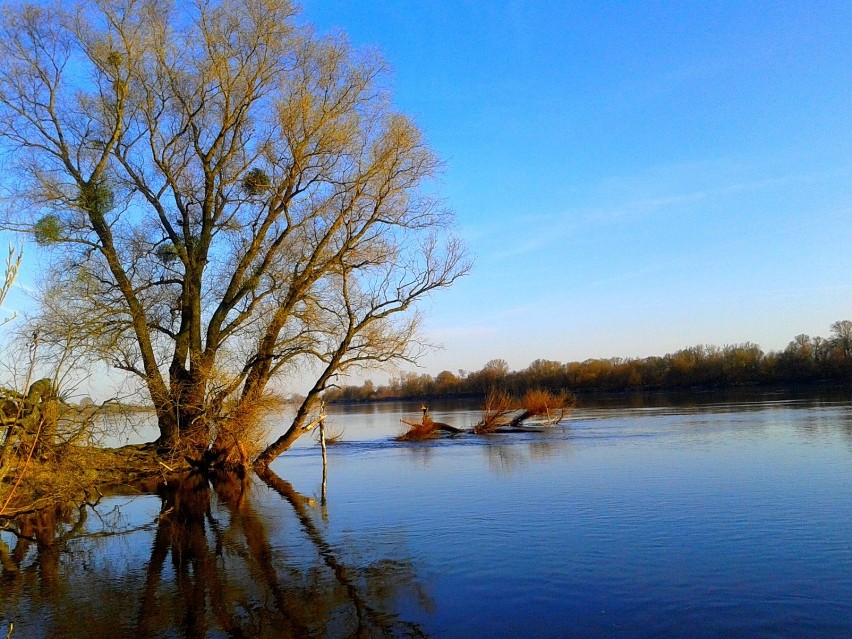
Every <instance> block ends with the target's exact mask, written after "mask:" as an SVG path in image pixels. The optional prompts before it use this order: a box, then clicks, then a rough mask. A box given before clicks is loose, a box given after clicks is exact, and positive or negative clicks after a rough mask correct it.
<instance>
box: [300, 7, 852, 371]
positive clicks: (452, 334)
mask: <svg viewBox="0 0 852 639" xmlns="http://www.w3.org/2000/svg"><path fill="white" fill-rule="evenodd" d="M302 19H303V20H305V21H308V22H311V23H313V24H314V25H315V26H316V27H317V29H318V30H319V31H320V32H323V33H327V32H330V31H333V30H342V31H344V32H345V33H347V34H348V36H349V38H350V40H351V42H352V43H353V44H354V45H355V46H358V47H375V48H377V49H379V50H380V51H381V52H382V53H383V55H384V57H385V59H386V60H387V62H388V65H389V67H390V68H391V69H392V72H393V75H392V78H391V85H392V88H393V91H394V95H395V102H396V104H397V106H398V107H399V108H400V109H402V110H403V111H405V112H406V113H408V114H410V115H412V116H413V117H414V118H415V119H416V121H417V122H418V123H419V124H420V126H421V127H422V129H423V130H424V132H425V135H426V137H427V139H428V141H429V143H430V145H431V146H432V147H433V148H434V150H435V151H436V152H437V153H438V155H439V156H440V157H441V158H443V159H444V161H445V162H446V167H445V171H444V173H443V175H442V176H441V180H440V184H439V185H438V187H437V188H438V191H439V193H440V194H441V195H442V196H443V197H444V198H445V199H446V201H447V203H448V205H449V206H450V207H452V208H453V209H454V210H455V212H456V215H457V217H458V226H459V233H460V235H461V236H462V237H463V238H464V239H465V240H466V241H467V243H468V245H469V247H470V249H471V252H472V253H473V254H474V256H475V258H476V264H475V268H474V270H473V272H472V273H471V274H470V275H469V276H468V277H466V278H464V279H463V280H462V281H460V282H458V283H457V284H456V285H455V286H454V287H453V288H452V289H451V290H450V291H446V292H441V293H439V294H437V295H435V296H434V298H433V299H431V300H430V301H429V302H428V303H427V304H425V305H424V306H423V311H424V314H425V325H424V329H425V332H426V334H427V336H428V337H429V338H430V339H431V340H432V341H434V342H437V343H440V344H442V345H443V347H444V348H443V349H442V350H439V351H436V352H435V353H433V354H431V355H429V356H427V357H426V358H424V359H423V361H422V365H423V370H424V371H425V372H429V373H432V374H435V373H438V372H439V371H441V370H443V369H449V370H453V371H455V370H456V369H459V368H461V369H467V370H473V369H478V368H481V366H482V365H483V364H484V363H485V362H486V361H488V360H489V359H492V358H496V357H500V358H504V359H506V360H507V361H508V363H509V365H510V367H511V368H513V369H519V368H523V367H525V366H527V365H528V364H529V363H530V362H531V361H532V360H534V359H536V358H547V359H556V360H560V361H573V360H584V359H586V358H591V357H613V356H619V357H641V356H648V355H656V354H662V353H665V352H670V351H673V350H677V349H679V348H682V347H685V346H691V345H695V344H715V345H720V346H721V345H724V344H730V343H737V342H743V341H753V342H756V343H758V344H759V345H760V346H761V347H762V348H763V349H764V350H767V351H768V350H777V349H782V348H784V347H785V346H786V344H787V343H788V342H789V341H790V340H791V339H792V338H793V337H794V336H795V335H797V334H800V333H807V334H810V335H823V336H827V335H828V334H829V332H830V331H829V326H830V324H831V323H832V322H833V321H836V320H839V319H847V318H848V319H852V304H850V302H852V280H850V274H852V250H850V249H852V229H850V224H849V221H850V219H852V153H850V151H852V6H850V5H849V4H848V2H820V3H801V2H772V3H746V2H736V3H735V2H713V3H710V2H699V3H668V4H663V3H649V2H633V3H622V2H619V3H615V2H612V3H605V2H570V3H569V2H559V1H553V2H551V1H544V0H539V1H534V0H493V1H489V2H481V1H480V2H475V1H466V0H426V1H422V0H421V1H418V2H415V1H408V0H372V1H370V0H367V1H364V2H358V3H353V2H349V1H346V0H304V2H303V15H302ZM381 377H382V376H381V374H379V375H377V376H376V378H377V379H380V378H381Z"/></svg>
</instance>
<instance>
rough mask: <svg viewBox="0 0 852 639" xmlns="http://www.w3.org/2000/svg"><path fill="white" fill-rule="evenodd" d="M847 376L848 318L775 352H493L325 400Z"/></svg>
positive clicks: (851, 330)
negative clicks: (523, 358) (479, 361)
mask: <svg viewBox="0 0 852 639" xmlns="http://www.w3.org/2000/svg"><path fill="white" fill-rule="evenodd" d="M822 381H828V382H832V381H852V321H850V320H842V321H839V322H835V323H834V324H832V325H831V336H830V337H827V338H824V337H810V336H808V335H797V336H796V337H795V338H794V339H793V341H791V342H790V344H789V345H788V346H787V348H785V349H784V350H783V351H781V352H769V353H764V352H763V351H762V350H761V349H760V347H759V346H757V345H756V344H752V343H751V342H746V343H744V344H732V345H729V346H723V347H718V346H693V347H690V348H684V349H682V350H679V351H677V352H675V353H669V354H667V355H663V356H662V357H645V358H642V359H622V358H620V357H615V358H611V359H588V360H586V361H584V362H570V363H568V364H562V363H561V362H558V361H553V360H546V359H537V360H535V361H534V362H533V363H532V364H530V365H529V366H528V367H527V368H525V369H523V370H519V371H510V370H509V366H508V365H507V363H506V361H505V360H502V359H494V360H491V361H490V362H488V363H487V364H485V366H484V367H483V368H482V369H481V370H478V371H473V372H466V371H462V370H460V371H458V373H452V372H450V371H443V372H441V373H438V375H437V376H435V377H432V376H431V375H428V374H421V375H418V374H416V373H403V374H402V375H400V376H399V377H396V378H392V379H391V380H390V382H389V383H388V384H387V385H386V386H375V385H374V384H373V382H372V381H369V380H368V381H366V382H364V384H362V385H361V386H343V387H341V388H332V389H329V390H328V391H326V393H325V399H326V401H328V402H347V401H354V402H364V401H373V400H385V399H419V398H436V397H474V396H484V395H485V394H486V393H488V392H489V391H491V390H500V391H504V392H507V393H511V394H513V395H516V396H519V395H522V394H523V393H525V392H526V391H527V390H530V389H546V390H550V391H553V392H559V391H563V390H569V391H581V392H582V391H585V392H598V391H628V390H629V391H636V390H674V389H688V388H707V389H710V388H730V387H736V386H748V385H781V384H805V383H814V382H822Z"/></svg>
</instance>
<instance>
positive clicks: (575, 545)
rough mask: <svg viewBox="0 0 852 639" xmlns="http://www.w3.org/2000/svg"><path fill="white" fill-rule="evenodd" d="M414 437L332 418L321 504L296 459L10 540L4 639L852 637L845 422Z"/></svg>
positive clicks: (62, 518) (754, 420) (367, 420)
mask: <svg viewBox="0 0 852 639" xmlns="http://www.w3.org/2000/svg"><path fill="white" fill-rule="evenodd" d="M432 414H433V417H434V418H435V419H436V420H438V421H447V422H449V423H452V424H454V425H456V426H467V425H470V424H472V423H473V422H475V421H476V418H477V414H476V412H475V411H472V410H465V409H464V407H462V408H460V407H459V405H454V406H440V405H435V406H433V413H432ZM400 417H408V418H413V419H416V418H417V410H416V406H412V405H407V406H405V405H390V404H386V405H379V406H369V407H357V408H351V409H335V410H334V411H333V412H332V413H331V415H330V418H329V422H330V428H331V430H335V429H343V431H344V433H343V439H344V443H342V444H340V445H337V446H334V447H331V448H330V449H329V472H328V479H327V492H326V494H327V500H326V502H325V506H323V500H322V489H321V485H322V468H321V461H320V455H319V449H318V447H316V446H315V445H312V442H310V441H304V442H302V443H301V445H300V446H299V447H298V448H296V449H294V450H292V451H290V452H288V453H287V454H285V455H284V456H283V457H281V458H279V459H278V460H277V462H276V463H275V464H274V465H273V470H274V472H275V475H272V476H269V477H265V478H263V479H260V478H256V477H255V478H253V479H251V480H249V481H247V482H245V483H243V484H241V483H240V482H234V481H218V482H213V484H212V486H210V485H208V484H207V483H205V482H203V481H201V480H200V479H199V480H197V481H195V482H188V483H185V484H183V485H181V486H169V487H165V488H163V489H162V490H161V494H160V495H159V496H158V495H141V496H137V497H134V498H129V497H122V498H110V499H105V500H103V501H102V502H101V503H100V504H99V505H98V507H97V508H96V509H95V510H91V509H81V510H77V509H71V510H68V511H66V512H60V513H53V514H48V515H43V516H42V517H41V519H40V520H38V521H32V522H30V523H29V524H28V525H29V528H28V529H26V530H25V531H24V532H25V533H26V534H27V536H28V537H30V538H31V539H32V541H27V540H26V539H17V538H16V537H14V536H13V535H11V534H10V533H8V532H5V533H2V538H3V540H4V542H5V543H6V546H7V548H6V550H8V552H7V553H5V556H4V560H3V564H4V571H3V576H2V580H0V636H4V637H5V632H6V629H7V627H8V625H9V623H10V622H14V624H15V629H14V633H13V635H12V636H13V637H16V638H17V637H42V636H54V637H77V636H80V637H84V636H85V637H92V636H138V637H158V636H162V637H181V636H189V637H204V636H209V637H228V636H234V637H239V636H267V637H278V636H285V637H286V636H292V637H303V636H317V637H346V636H369V637H373V636H375V637H382V636H434V637H683V636H689V637H852V402H850V401H826V400H820V401H817V400H798V401H756V402H730V401H728V402H722V403H713V402H712V401H709V400H708V401H705V402H704V403H702V404H701V405H698V406H656V407H642V405H641V404H639V405H634V406H632V407H630V408H619V407H613V406H608V407H599V408H585V409H582V408H581V409H577V410H575V411H574V413H573V414H572V415H571V416H570V418H569V419H567V420H566V421H565V422H564V423H563V424H562V425H560V426H557V427H554V428H550V429H548V430H547V431H546V432H542V433H522V434H511V435H494V436H489V437H479V438H477V437H473V436H461V437H457V438H454V439H442V440H439V441H432V442H426V443H405V444H402V443H394V442H392V441H390V438H391V437H393V436H394V435H396V434H398V433H399V432H400V425H399V419H400ZM47 531H49V532H47ZM0 550H3V548H2V547H0ZM359 633H360V634H359Z"/></svg>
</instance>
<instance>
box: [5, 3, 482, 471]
mask: <svg viewBox="0 0 852 639" xmlns="http://www.w3.org/2000/svg"><path fill="white" fill-rule="evenodd" d="M294 14H295V12H294V9H293V7H292V6H291V5H290V4H289V3H288V2H286V0H220V1H215V2H209V3H208V2H205V3H198V4H197V5H187V6H184V5H183V4H182V3H175V4H172V3H168V2H164V1H162V0H120V1H118V2H113V1H107V0H102V1H99V2H98V1H95V2H78V3H77V4H76V5H74V6H73V7H72V8H71V9H70V10H65V9H61V8H59V7H58V6H42V5H39V6H21V7H8V8H7V9H6V10H5V11H4V13H3V19H2V32H0V36H2V37H0V55H1V56H2V60H0V139H2V140H3V145H4V146H3V148H4V150H5V151H6V152H7V153H8V154H9V157H10V160H11V161H12V163H13V164H14V167H15V169H16V171H17V173H18V175H17V177H18V180H17V181H18V184H19V186H20V188H19V189H18V190H17V191H16V192H15V193H14V196H15V199H14V200H11V201H10V205H9V206H7V207H6V218H7V222H6V224H7V226H8V227H9V228H13V229H16V230H19V231H23V232H26V233H30V234H32V235H33V236H34V238H35V240H36V241H37V242H38V243H39V244H41V245H43V246H48V247H50V248H51V249H52V255H53V265H54V266H53V269H52V271H51V273H50V277H49V281H50V282H51V284H52V286H51V288H52V290H51V291H50V294H51V296H53V297H54V298H55V297H56V296H57V295H59V296H61V297H62V298H63V299H64V300H65V304H63V305H62V308H63V313H65V314H67V315H68V317H70V318H76V319H77V320H78V324H79V326H80V332H79V335H78V336H77V341H78V342H79V343H80V344H81V347H83V348H84V349H85V350H86V351H87V352H88V353H94V354H96V355H97V357H99V358H100V359H102V360H104V361H107V362H109V363H110V364H112V365H113V366H115V367H117V368H120V369H123V370H125V371H128V372H129V373H131V374H133V375H135V376H136V377H138V379H139V380H141V381H142V382H143V384H144V387H145V388H146V389H147V392H148V393H149V394H150V397H151V400H152V401H153V404H154V407H155V409H156V412H157V418H158V422H159V426H160V433H161V435H160V443H161V445H162V446H163V447H164V448H168V449H171V450H187V451H189V452H191V453H192V454H193V455H194V456H201V455H202V454H203V455H206V456H207V457H208V459H213V458H217V459H218V460H219V461H221V460H222V459H227V460H228V461H229V462H235V463H245V462H246V461H248V460H247V459H245V458H246V456H247V455H246V453H245V452H244V451H242V450H241V448H240V446H239V443H240V441H241V440H243V439H245V438H246V437H247V433H248V431H249V430H250V429H248V428H247V425H246V424H245V423H239V422H241V421H243V422H244V421H245V419H246V415H247V414H249V413H250V411H248V410H247V407H250V406H251V405H252V404H255V403H257V402H260V401H261V400H262V399H263V397H264V395H265V394H266V393H268V390H267V388H268V384H269V382H270V380H271V379H273V377H275V376H277V375H281V374H284V373H287V372H291V371H292V370H294V369H295V368H299V369H304V368H306V367H308V366H309V365H313V366H315V368H316V370H318V371H320V373H319V377H318V378H317V380H316V383H315V384H314V385H313V388H312V389H311V392H310V393H309V394H308V397H307V398H306V400H305V403H304V404H303V405H302V406H301V408H300V409H299V411H298V416H297V418H296V422H295V423H294V424H293V428H292V429H291V431H292V432H291V434H290V435H288V436H286V437H285V441H283V442H279V443H278V444H277V446H276V448H275V449H274V451H267V453H266V454H264V455H262V456H261V457H260V459H261V460H262V461H263V462H268V461H269V460H270V459H271V455H273V454H274V452H276V451H277V452H280V451H281V450H283V448H286V447H287V446H288V445H289V443H292V441H293V440H294V439H295V437H296V436H298V434H299V433H300V430H303V429H302V422H304V419H305V415H306V414H307V413H308V412H309V410H310V408H311V405H312V402H313V401H314V400H315V399H316V397H317V395H318V394H319V393H320V392H321V391H322V389H323V388H325V386H326V384H327V383H328V382H329V380H330V379H331V378H332V377H333V376H334V375H335V374H337V373H340V372H342V371H344V370H346V369H347V368H351V367H353V366H361V365H365V364H369V363H371V362H384V361H390V360H393V359H399V358H403V359H410V358H413V357H414V356H416V351H417V346H418V340H417V339H416V330H415V329H416V321H414V320H412V319H410V318H408V319H403V320H401V321H398V320H396V319H395V317H396V316H397V314H398V313H400V312H402V311H409V310H410V309H411V307H412V304H413V303H414V302H415V301H416V300H417V299H419V298H421V297H423V296H424V295H427V294H429V293H430V292H431V291H433V290H436V289H440V288H444V287H446V286H449V285H450V284H451V283H452V282H453V281H454V280H455V279H456V278H458V277H459V276H460V275H462V274H464V273H465V272H466V271H467V270H468V268H469V264H468V262H467V260H466V258H465V255H464V250H463V248H462V246H461V245H460V244H459V242H458V241H457V240H455V239H454V238H453V237H452V235H451V233H450V227H451V225H452V216H451V215H450V214H448V213H447V212H446V211H445V210H443V209H442V207H441V205H440V202H438V201H436V200H435V199H434V198H432V197H429V196H428V195H426V194H425V193H424V191H423V189H422V186H423V183H424V181H425V180H428V179H429V178H431V177H432V176H433V175H434V173H435V171H436V169H437V167H438V161H437V160H436V158H435V157H434V155H433V154H432V152H431V151H430V150H429V149H428V148H427V147H426V146H425V144H424V142H423V140H422V136H421V133H420V131H419V130H418V129H417V127H416V126H415V125H414V124H413V123H412V122H411V121H410V120H409V119H408V118H407V117H405V116H404V115H402V114H400V113H398V112H396V111H394V110H393V108H392V107H391V105H390V103H389V99H388V96H387V92H386V91H385V90H384V88H383V86H382V83H381V82H382V77H383V73H384V66H383V63H382V61H381V60H380V59H379V58H378V57H377V56H376V55H375V54H372V53H361V52H356V51H353V50H352V49H351V48H350V47H349V45H348V44H347V42H346V40H345V39H344V38H343V37H342V36H339V35H337V36H333V37H327V38H322V37H318V36H316V35H315V34H314V33H313V32H312V31H311V30H310V29H309V28H307V27H302V26H297V24H296V22H295V20H294ZM439 238H440V239H439ZM44 319H45V322H44V326H43V327H42V329H41V330H42V333H43V334H45V335H47V334H48V333H49V332H50V326H51V317H45V318H44ZM300 420H301V422H300ZM211 447H212V448H211ZM192 451H194V452H192ZM211 451H212V453H213V454H212V457H211Z"/></svg>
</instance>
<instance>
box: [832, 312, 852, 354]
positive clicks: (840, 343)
mask: <svg viewBox="0 0 852 639" xmlns="http://www.w3.org/2000/svg"><path fill="white" fill-rule="evenodd" d="M831 334H832V343H833V344H834V345H835V347H836V348H838V349H839V350H840V352H841V353H842V354H843V357H845V358H846V359H850V358H852V321H850V320H840V321H838V322H834V323H833V324H832V325H831Z"/></svg>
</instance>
